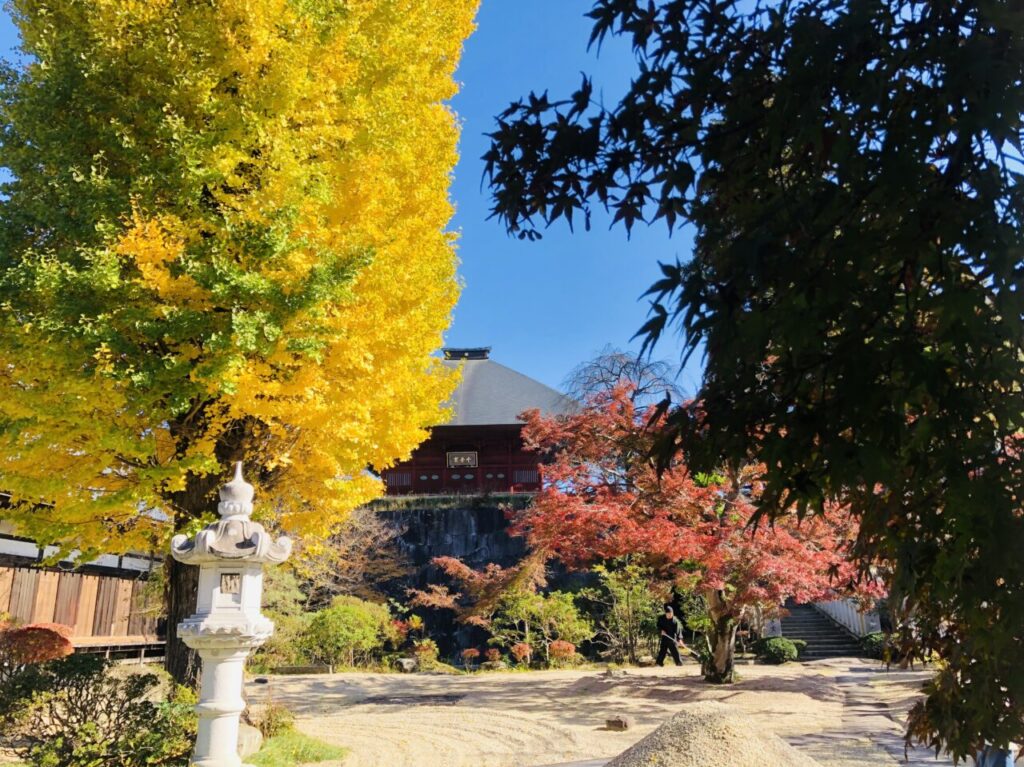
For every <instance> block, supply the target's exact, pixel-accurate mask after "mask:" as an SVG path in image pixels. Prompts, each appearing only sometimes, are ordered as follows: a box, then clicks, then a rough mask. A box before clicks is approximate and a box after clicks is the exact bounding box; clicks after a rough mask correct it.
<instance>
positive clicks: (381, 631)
mask: <svg viewBox="0 0 1024 767" xmlns="http://www.w3.org/2000/svg"><path fill="white" fill-rule="evenodd" d="M391 631H392V626H391V614H390V612H389V611H388V608H387V607H386V606H385V605H378V604H374V603H373V602H367V601H365V600H362V599H358V598H357V597H338V598H337V599H335V600H334V602H333V603H332V604H331V606H330V607H328V608H327V609H326V610H321V611H320V612H318V613H314V614H313V617H312V618H310V619H309V624H308V625H307V626H306V629H305V631H303V633H302V636H301V639H300V641H299V646H300V648H301V649H302V652H303V653H304V654H305V656H306V657H307V658H309V660H310V662H312V663H324V664H327V665H330V666H339V665H349V666H355V665H357V664H359V663H366V662H368V661H369V660H370V658H371V657H372V655H373V654H374V653H377V654H379V653H380V652H382V651H383V649H384V643H385V641H386V640H387V638H388V636H389V635H390V633H391Z"/></svg>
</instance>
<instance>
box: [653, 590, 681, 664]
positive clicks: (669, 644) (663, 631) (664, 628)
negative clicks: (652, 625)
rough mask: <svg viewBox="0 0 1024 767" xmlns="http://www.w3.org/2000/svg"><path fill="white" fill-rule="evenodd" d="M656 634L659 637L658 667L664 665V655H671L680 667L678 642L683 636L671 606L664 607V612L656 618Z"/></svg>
mask: <svg viewBox="0 0 1024 767" xmlns="http://www.w3.org/2000/svg"><path fill="white" fill-rule="evenodd" d="M658 634H659V635H660V636H661V647H659V648H658V665H659V666H664V665H665V655H666V654H667V653H671V654H672V660H674V661H675V662H676V665H677V666H682V665H683V661H682V660H681V659H680V657H679V642H680V639H681V637H682V635H683V627H682V626H681V625H680V623H679V619H678V618H676V616H675V611H674V610H673V609H672V605H665V612H664V613H662V615H661V617H659V618H658Z"/></svg>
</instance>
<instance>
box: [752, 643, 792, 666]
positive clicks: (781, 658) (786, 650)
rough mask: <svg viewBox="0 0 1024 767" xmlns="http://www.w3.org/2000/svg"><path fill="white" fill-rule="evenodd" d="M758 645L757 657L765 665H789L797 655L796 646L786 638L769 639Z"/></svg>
mask: <svg viewBox="0 0 1024 767" xmlns="http://www.w3.org/2000/svg"><path fill="white" fill-rule="evenodd" d="M759 644H760V650H759V651H758V657H759V658H760V659H761V660H762V661H764V662H765V663H789V662H790V661H794V660H796V659H797V656H798V655H799V653H798V652H797V649H796V645H795V644H793V642H792V641H791V640H789V639H786V637H771V638H770V639H764V640H762V641H761V642H760V643H759Z"/></svg>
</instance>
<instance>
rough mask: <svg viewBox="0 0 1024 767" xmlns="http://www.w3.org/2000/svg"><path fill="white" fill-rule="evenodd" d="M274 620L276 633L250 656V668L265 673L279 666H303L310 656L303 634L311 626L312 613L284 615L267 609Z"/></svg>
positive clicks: (258, 672) (268, 614)
mask: <svg viewBox="0 0 1024 767" xmlns="http://www.w3.org/2000/svg"><path fill="white" fill-rule="evenodd" d="M266 612H267V616H268V617H270V618H271V619H272V620H273V621H274V633H273V634H272V635H271V637H270V638H269V639H268V640H267V641H266V642H265V643H264V644H263V645H262V646H261V647H259V648H258V649H257V650H256V652H254V653H253V654H252V656H251V657H250V658H249V662H248V665H249V670H250V671H253V672H255V673H257V674H265V673H269V672H271V671H273V670H274V669H275V668H277V667H279V666H303V665H305V664H307V663H309V658H307V657H306V653H305V652H304V650H303V635H304V634H305V633H306V629H307V628H308V626H309V620H310V618H311V617H312V616H310V615H304V614H299V615H283V614H281V613H276V612H272V611H270V610H268V611H266Z"/></svg>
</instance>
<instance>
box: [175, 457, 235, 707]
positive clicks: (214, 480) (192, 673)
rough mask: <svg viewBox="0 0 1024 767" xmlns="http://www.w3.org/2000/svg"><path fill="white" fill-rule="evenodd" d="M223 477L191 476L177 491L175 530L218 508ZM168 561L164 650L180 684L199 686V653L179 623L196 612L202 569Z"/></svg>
mask: <svg viewBox="0 0 1024 767" xmlns="http://www.w3.org/2000/svg"><path fill="white" fill-rule="evenodd" d="M222 479H223V477H220V476H217V475H205V476H198V477H197V476H195V475H190V476H189V477H188V480H187V481H186V484H185V489H184V490H182V491H180V492H178V493H174V495H173V496H172V497H171V498H170V499H169V500H170V503H171V506H172V508H174V509H175V510H176V514H175V516H174V529H175V531H178V530H182V529H183V528H184V527H185V526H187V525H188V524H190V523H191V522H192V521H194V520H195V519H197V518H199V517H200V516H202V514H203V512H207V511H214V510H216V505H217V494H216V489H217V488H218V487H219V486H220V484H221V481H222ZM164 562H165V565H164V566H165V567H166V568H167V582H166V586H165V589H166V590H165V599H166V605H167V645H166V647H165V650H164V668H165V669H167V672H168V673H169V674H170V675H171V676H172V677H173V678H174V680H175V681H176V682H178V684H183V685H186V686H188V687H196V686H197V683H198V681H199V672H200V671H201V668H200V661H199V656H198V654H197V653H196V651H195V650H192V649H190V648H189V647H187V646H186V645H185V644H184V642H182V641H181V640H180V639H178V624H179V623H180V622H181V621H183V620H184V619H185V618H188V617H189V616H190V615H192V614H193V613H195V611H196V594H197V592H198V588H199V568H198V567H196V566H194V565H183V564H181V563H180V562H176V561H175V560H174V558H173V557H171V556H170V555H169V554H168V555H167V556H166V557H165V558H164Z"/></svg>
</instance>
